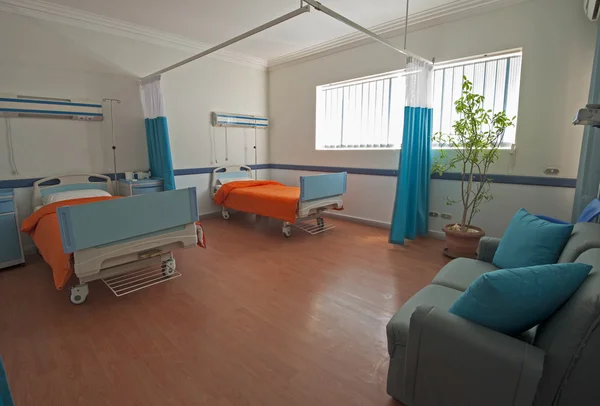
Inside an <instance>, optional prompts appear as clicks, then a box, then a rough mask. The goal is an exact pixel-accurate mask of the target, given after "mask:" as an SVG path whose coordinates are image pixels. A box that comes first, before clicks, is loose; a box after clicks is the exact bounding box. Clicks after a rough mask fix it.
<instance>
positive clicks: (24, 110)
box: [0, 108, 102, 117]
mask: <svg viewBox="0 0 600 406" xmlns="http://www.w3.org/2000/svg"><path fill="white" fill-rule="evenodd" d="M0 111H8V112H10V113H35V114H57V115H59V114H63V115H70V116H95V117H102V113H85V112H82V111H54V110H26V109H5V108H0Z"/></svg>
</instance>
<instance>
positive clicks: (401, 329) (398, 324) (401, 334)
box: [386, 285, 463, 357]
mask: <svg viewBox="0 0 600 406" xmlns="http://www.w3.org/2000/svg"><path fill="white" fill-rule="evenodd" d="M462 293H463V292H461V291H460V290H456V289H451V288H447V287H445V286H440V285H429V286H426V287H424V288H423V289H421V290H420V291H418V292H417V294H415V295H414V296H413V297H411V298H410V299H409V300H408V301H407V302H406V303H404V304H403V305H402V307H401V308H400V310H398V311H397V312H396V314H394V316H393V317H392V319H391V320H390V321H389V323H388V324H387V328H386V330H387V340H388V351H389V354H390V357H393V353H394V350H395V349H396V350H397V348H396V347H397V346H399V347H401V349H400V350H401V351H404V349H405V348H406V341H407V338H408V328H409V325H410V316H412V314H413V312H414V311H415V309H416V308H417V306H421V305H429V306H435V307H437V308H440V309H442V310H448V309H450V306H452V305H453V304H454V302H455V301H456V299H458V298H459V297H460V295H461V294H462Z"/></svg>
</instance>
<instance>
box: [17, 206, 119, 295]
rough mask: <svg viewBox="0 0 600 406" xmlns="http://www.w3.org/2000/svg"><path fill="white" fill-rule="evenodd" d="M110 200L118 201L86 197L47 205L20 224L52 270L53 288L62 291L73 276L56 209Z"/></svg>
mask: <svg viewBox="0 0 600 406" xmlns="http://www.w3.org/2000/svg"><path fill="white" fill-rule="evenodd" d="M111 199H119V197H115V196H101V197H86V198H83V199H70V200H63V201H61V202H56V203H52V204H48V205H46V206H43V207H41V208H39V209H38V210H36V211H34V212H33V214H31V216H29V217H27V218H26V219H25V220H24V221H23V224H21V231H23V232H24V233H27V234H29V235H30V236H31V238H33V242H34V243H35V246H36V247H37V248H38V250H39V251H40V254H41V255H42V258H44V261H46V262H47V263H48V265H50V267H51V268H52V276H53V277H54V286H56V289H62V288H63V287H64V286H65V285H66V284H67V282H68V280H69V278H70V277H71V275H72V274H73V262H72V261H71V254H65V252H64V250H63V246H62V239H61V237H60V225H59V224H58V215H57V214H56V209H58V208H59V207H63V206H76V205H79V204H86V203H93V202H100V201H102V200H111Z"/></svg>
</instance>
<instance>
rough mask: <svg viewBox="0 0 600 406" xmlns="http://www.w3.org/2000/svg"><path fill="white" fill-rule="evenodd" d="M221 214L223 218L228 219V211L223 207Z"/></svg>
mask: <svg viewBox="0 0 600 406" xmlns="http://www.w3.org/2000/svg"><path fill="white" fill-rule="evenodd" d="M221 216H223V218H224V219H225V220H229V211H227V210H225V209H223V210H221Z"/></svg>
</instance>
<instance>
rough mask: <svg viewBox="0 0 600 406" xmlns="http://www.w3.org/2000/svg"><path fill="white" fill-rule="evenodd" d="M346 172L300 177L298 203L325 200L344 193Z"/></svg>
mask: <svg viewBox="0 0 600 406" xmlns="http://www.w3.org/2000/svg"><path fill="white" fill-rule="evenodd" d="M346 178H347V175H346V172H340V173H330V174H326V175H313V176H300V201H302V202H307V201H310V200H317V199H325V198H327V197H333V196H339V195H343V194H344V193H346Z"/></svg>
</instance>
